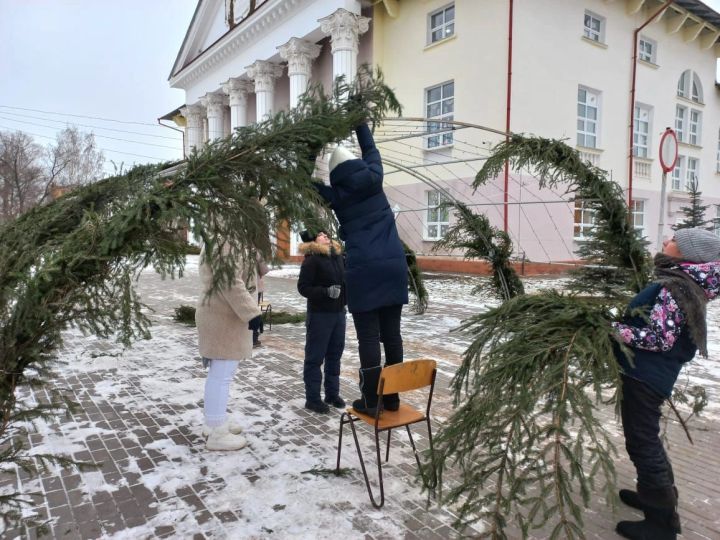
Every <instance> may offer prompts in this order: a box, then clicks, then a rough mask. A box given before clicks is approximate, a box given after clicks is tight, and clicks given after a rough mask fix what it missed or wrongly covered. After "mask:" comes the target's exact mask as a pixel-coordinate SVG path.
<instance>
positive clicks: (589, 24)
mask: <svg viewBox="0 0 720 540" xmlns="http://www.w3.org/2000/svg"><path fill="white" fill-rule="evenodd" d="M583 36H584V37H586V38H587V39H589V40H591V41H597V42H598V43H604V42H605V17H601V16H600V15H597V14H595V13H593V12H592V11H586V12H585V27H584V28H583Z"/></svg>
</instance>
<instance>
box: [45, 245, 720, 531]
mask: <svg viewBox="0 0 720 540" xmlns="http://www.w3.org/2000/svg"><path fill="white" fill-rule="evenodd" d="M197 259H198V258H197V256H194V257H193V256H191V257H188V264H187V266H186V268H185V275H186V278H187V279H186V278H183V279H181V280H175V281H173V282H169V281H168V282H166V283H163V282H161V281H159V279H156V282H154V283H153V285H152V286H146V287H145V289H144V290H143V292H142V294H143V298H144V300H145V301H146V302H148V303H149V304H150V305H151V306H152V307H153V308H154V309H156V312H155V313H154V314H153V318H154V319H155V321H156V323H157V324H156V326H154V328H153V338H152V339H151V340H149V341H141V342H138V343H136V344H134V346H133V347H132V348H130V349H127V350H122V349H121V348H119V347H118V346H116V345H114V344H111V343H107V342H102V341H101V340H97V339H96V338H94V337H92V336H83V335H81V334H80V332H78V331H77V330H71V331H69V332H67V334H66V344H65V348H64V352H63V353H62V355H61V357H60V361H61V362H62V363H63V365H62V366H61V367H60V371H61V372H62V374H63V376H64V377H74V376H83V375H87V374H102V376H103V379H102V380H99V381H98V382H96V383H95V384H93V385H92V387H87V388H86V389H85V391H86V392H88V394H89V395H88V397H90V398H91V399H92V400H93V401H96V402H107V403H112V404H114V405H116V406H117V407H118V408H119V409H123V410H125V411H145V412H147V413H148V414H149V415H151V416H154V415H156V416H158V417H160V416H164V417H167V418H169V419H170V420H171V422H170V424H169V425H166V426H165V427H163V428H161V429H160V430H159V433H160V435H159V436H158V438H157V439H156V440H153V441H152V442H151V443H149V444H147V445H146V446H145V449H147V450H150V451H154V452H156V453H158V454H161V455H163V456H165V457H166V458H167V459H166V460H165V461H160V462H159V463H157V464H156V466H155V467H154V468H152V470H150V471H145V472H142V471H141V469H140V467H139V466H138V464H137V462H136V460H135V458H133V457H132V456H131V457H130V458H128V460H127V463H126V464H125V465H124V466H125V470H127V471H130V472H134V473H136V474H138V475H140V473H142V474H141V478H142V483H143V484H144V485H145V486H146V487H147V488H148V489H150V490H156V489H159V490H160V491H161V492H163V493H165V494H167V495H169V496H170V497H167V498H165V499H163V500H162V501H161V502H160V503H158V506H157V508H156V510H157V514H156V515H155V516H154V517H152V518H150V519H149V520H148V522H147V523H145V524H144V525H142V526H138V527H133V528H129V529H125V530H123V531H120V532H117V533H115V535H114V536H112V537H113V538H117V539H124V538H140V537H148V536H152V534H153V530H154V528H155V527H156V526H158V525H163V524H167V523H174V524H175V530H176V533H177V535H178V536H179V537H182V536H192V535H193V534H195V533H197V532H205V533H213V532H215V533H218V531H217V529H214V528H213V527H217V526H218V525H217V524H216V523H215V522H212V521H211V522H207V523H204V524H201V523H198V521H197V520H196V519H195V517H194V514H193V509H192V508H191V507H190V506H189V505H188V503H186V502H185V501H184V500H183V499H182V498H180V497H171V495H173V494H176V492H177V490H178V489H180V488H182V487H185V486H188V485H192V484H194V483H197V482H203V481H209V482H212V481H215V480H218V481H222V482H224V486H223V488H222V489H218V490H214V489H213V490H209V491H208V492H207V493H206V494H205V495H203V502H204V503H205V505H206V506H208V508H213V509H214V511H222V510H223V509H228V510H237V509H238V508H240V509H242V510H241V517H242V519H241V520H240V521H237V522H229V523H224V524H223V525H222V534H223V535H226V537H229V538H237V537H264V536H266V535H268V534H269V533H268V531H274V532H275V533H276V534H279V535H281V537H294V536H298V537H306V538H331V537H332V538H337V537H347V538H356V537H358V531H357V528H354V527H353V521H354V520H356V519H358V516H357V515H353V513H352V511H348V512H338V511H332V508H331V505H332V504H334V503H336V502H339V503H343V501H353V502H354V501H362V502H363V505H364V506H363V507H364V508H365V513H366V514H367V515H368V516H369V518H370V519H371V520H372V519H374V518H378V519H384V515H383V514H381V513H373V512H369V513H368V512H367V505H366V504H365V502H366V498H367V493H366V491H365V486H364V484H362V483H361V482H360V481H359V479H358V477H357V476H355V477H354V480H353V481H349V480H348V479H347V478H335V477H326V476H317V475H313V474H310V473H307V472H304V471H309V470H311V469H313V468H318V467H319V468H332V467H334V463H333V461H334V455H335V448H336V446H335V445H336V439H335V435H334V434H335V433H336V430H337V425H336V423H337V419H336V417H335V416H333V417H332V418H330V417H328V421H327V422H326V426H325V428H324V429H321V430H308V429H304V430H301V431H298V430H299V426H303V425H304V423H305V419H304V417H303V416H302V415H301V414H300V413H299V411H302V406H303V400H302V398H301V396H299V395H298V396H295V397H294V398H290V399H288V400H287V401H286V402H284V403H280V404H279V405H278V406H279V408H280V409H281V411H279V410H278V409H277V408H273V407H263V406H262V405H260V404H258V403H256V402H255V401H252V400H248V399H247V398H248V390H247V384H250V385H253V384H254V385H256V386H258V385H259V386H260V388H261V389H260V390H259V392H261V393H262V384H267V385H270V384H278V386H279V390H278V392H280V391H282V389H283V381H282V380H279V381H270V380H268V373H267V370H265V369H264V367H263V363H262V362H261V361H259V362H248V363H246V364H244V365H243V366H242V367H241V370H242V371H241V373H240V374H239V377H240V378H241V379H242V381H243V384H245V385H246V386H244V387H243V393H244V395H240V392H233V393H231V398H230V403H229V409H230V410H242V415H240V416H238V417H237V420H238V421H239V423H240V424H241V425H242V426H243V429H244V432H245V435H246V437H247V439H248V441H249V443H250V444H249V448H247V449H246V450H245V451H241V452H227V453H225V452H220V453H208V452H205V451H204V449H203V445H202V442H200V441H201V439H200V430H201V426H202V409H201V399H202V394H203V388H204V381H205V372H204V370H202V369H201V368H200V367H199V361H198V357H197V349H196V347H197V345H196V335H195V329H193V328H187V327H184V326H182V325H179V324H176V323H174V322H172V321H171V320H170V319H171V314H172V308H173V307H177V306H178V305H180V304H191V305H192V304H194V302H195V297H196V291H195V288H194V282H193V279H195V278H196V277H197V270H198V268H197ZM298 272H299V266H298V265H288V266H285V267H284V268H282V269H273V270H271V272H270V273H269V274H268V278H269V279H268V283H267V289H268V292H267V293H266V294H267V295H268V296H269V297H270V299H271V301H272V303H273V309H274V310H275V311H302V310H304V309H305V300H304V299H303V298H302V297H300V295H299V294H297V292H296V291H295V289H294V287H295V281H296V279H297V275H298ZM481 279H486V278H482V277H477V276H453V275H447V274H428V275H427V276H426V285H427V288H428V291H429V294H430V308H429V310H428V312H427V313H426V314H424V315H422V316H421V315H415V314H412V313H410V312H409V310H407V311H406V313H405V314H404V317H403V337H404V339H405V340H406V341H407V342H408V343H411V344H413V346H414V347H416V348H417V349H418V350H420V349H421V348H422V346H426V347H427V348H428V351H429V354H430V355H431V356H433V357H438V361H439V365H438V367H439V371H440V373H441V374H443V375H444V376H446V377H448V378H450V377H452V376H453V374H454V371H455V369H456V366H457V364H458V363H459V361H460V356H461V355H462V353H463V352H464V350H465V349H466V348H467V346H468V343H469V342H468V339H467V337H466V336H463V335H462V334H460V333H457V332H451V330H452V329H454V328H457V326H458V325H459V324H460V322H461V321H462V320H463V319H464V318H466V317H468V316H470V315H472V314H473V313H477V312H479V311H480V310H483V309H486V308H488V307H490V306H492V305H496V301H494V300H487V301H483V300H481V299H480V298H478V297H475V296H473V295H471V293H470V291H471V290H472V289H473V287H474V286H475V285H476V284H477V283H478V281H479V280H481ZM525 283H526V285H527V289H528V292H533V291H537V290H541V289H546V288H562V287H563V286H564V284H565V283H566V280H564V279H558V278H551V279H548V278H536V279H527V280H525ZM297 326H298V328H297V329H296V330H295V331H294V332H295V333H296V334H298V335H300V336H301V335H302V328H301V326H300V325H297ZM347 339H348V340H349V341H351V340H353V339H354V334H353V330H352V323H351V319H348V338H347ZM708 342H709V343H708V350H709V353H710V354H709V356H710V357H709V358H708V359H696V360H695V361H694V362H692V363H691V364H690V365H689V366H688V367H687V368H686V369H685V370H684V374H683V375H682V376H681V377H683V378H684V379H683V380H688V381H690V382H692V384H701V385H703V386H704V387H705V388H706V390H707V392H708V398H709V405H708V409H707V413H706V415H707V416H708V417H709V418H712V419H715V420H717V419H720V302H717V303H714V304H710V306H709V309H708ZM297 350H298V351H301V344H300V345H298V349H297ZM270 352H272V351H270ZM283 352H285V353H287V354H292V352H288V351H281V352H280V354H282V353H283ZM433 352H434V353H435V354H432V353H433ZM261 354H262V353H261ZM298 354H301V353H298ZM348 355H349V356H350V357H351V358H353V361H354V362H355V363H357V361H356V358H355V357H354V356H355V355H356V352H355V351H354V350H350V349H349V350H348ZM260 358H262V356H261V357H260ZM295 360H297V361H298V362H301V358H298V359H295ZM296 377H300V374H299V373H298V374H297V375H296ZM248 381H253V382H250V383H248ZM168 407H171V408H172V410H173V411H172V414H169V413H168V410H167V408H168ZM95 424H96V423H95V422H90V421H84V422H79V421H78V422H76V421H72V420H71V421H61V429H59V427H58V424H57V423H45V422H43V421H39V422H37V430H38V433H39V434H41V435H42V442H41V443H40V444H37V445H35V446H34V448H33V450H32V452H33V453H41V452H52V453H73V452H77V451H79V450H81V449H82V448H83V446H82V443H83V441H85V440H87V439H88V437H91V436H93V435H107V434H108V433H109V432H111V430H108V429H106V428H101V427H98V426H96V425H95ZM178 426H185V427H188V428H189V429H190V432H191V436H193V437H195V438H196V440H197V441H198V442H197V443H196V444H192V445H183V444H178V443H176V442H175V441H174V440H173V439H172V438H171V434H172V433H173V432H174V431H175V430H176V428H177V427H178ZM329 433H330V434H333V435H331V436H328V434H329ZM122 435H123V437H127V438H130V439H132V438H133V437H136V436H135V435H134V434H133V432H132V431H128V432H126V433H123V434H122ZM298 440H302V444H298ZM348 449H349V451H352V449H351V448H349V447H348ZM348 459H350V458H348ZM352 459H355V458H354V456H353V457H352ZM352 466H355V463H353V465H352ZM81 475H82V478H83V482H82V485H83V488H82V489H83V491H84V493H85V494H86V495H87V496H88V497H90V496H92V495H93V494H94V493H97V492H99V491H108V492H112V491H115V490H117V489H119V488H121V487H122V486H123V485H125V480H124V479H122V478H121V479H120V480H118V481H117V482H116V483H108V482H107V481H106V480H105V479H104V478H103V475H102V474H101V473H100V472H98V471H90V472H83V473H81ZM360 478H361V477H360ZM386 492H388V493H392V494H393V498H396V499H398V500H421V499H422V498H423V495H421V494H420V490H419V489H418V487H417V485H415V484H414V483H413V482H412V480H408V479H407V478H406V479H405V481H400V480H398V479H396V478H395V477H393V476H392V475H389V476H388V478H387V483H386ZM322 509H329V510H330V511H322ZM308 516H312V519H309V518H308ZM385 517H386V516H385ZM446 518H447V516H446ZM309 523H310V524H312V529H310V530H308V528H307V527H308V524H309ZM301 524H302V525H301ZM405 532H406V531H405V529H404V528H403V527H402V525H401V523H397V522H395V521H393V520H391V519H390V520H389V519H384V521H383V522H382V528H381V529H380V534H381V535H382V536H387V537H393V538H397V537H402V536H404V534H405Z"/></svg>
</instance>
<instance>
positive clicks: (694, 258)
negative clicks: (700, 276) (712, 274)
mask: <svg viewBox="0 0 720 540" xmlns="http://www.w3.org/2000/svg"><path fill="white" fill-rule="evenodd" d="M675 243H676V244H677V247H678V249H679V250H680V253H682V255H683V259H685V260H686V261H690V262H696V263H705V262H711V261H720V237H718V236H717V235H715V233H713V232H711V231H707V230H705V229H698V228H695V229H679V230H677V231H675Z"/></svg>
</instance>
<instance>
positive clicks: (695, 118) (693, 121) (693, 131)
mask: <svg viewBox="0 0 720 540" xmlns="http://www.w3.org/2000/svg"><path fill="white" fill-rule="evenodd" d="M701 122H702V113H701V112H700V111H696V110H695V109H690V125H689V130H688V131H689V136H688V142H689V143H690V144H697V145H699V144H700V128H701Z"/></svg>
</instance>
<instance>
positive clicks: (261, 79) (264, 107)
mask: <svg viewBox="0 0 720 540" xmlns="http://www.w3.org/2000/svg"><path fill="white" fill-rule="evenodd" d="M282 72H283V67H282V66H281V65H279V64H274V63H272V62H266V61H265V60H256V61H255V63H254V64H252V65H251V66H248V67H247V74H248V77H250V78H251V79H253V80H254V81H255V100H256V111H257V116H256V117H257V121H258V122H262V121H263V120H267V119H268V118H270V117H271V116H272V114H273V101H274V99H275V79H277V78H278V77H279V76H280V75H282Z"/></svg>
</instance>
